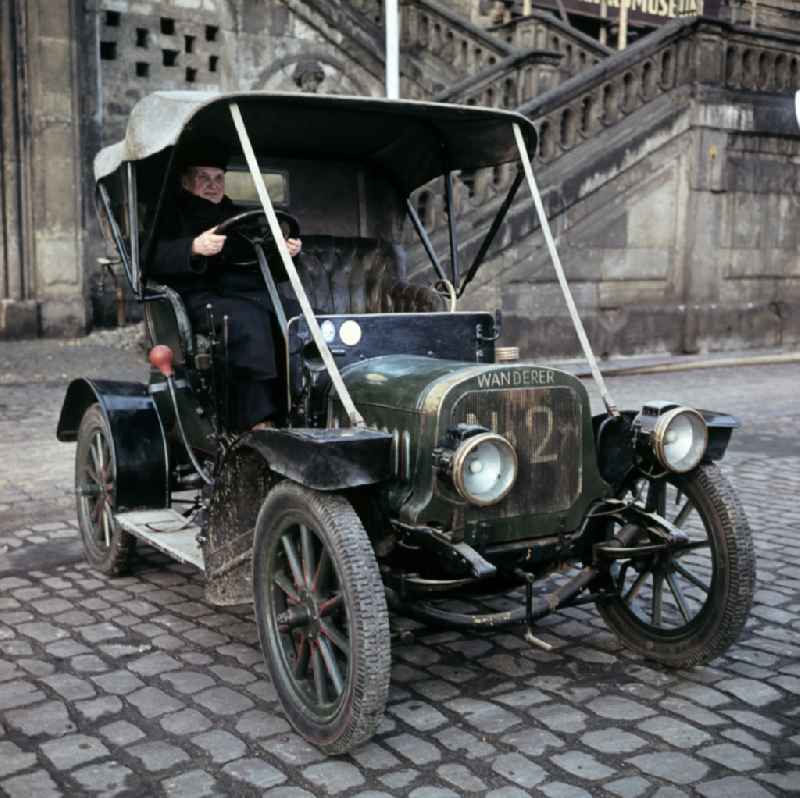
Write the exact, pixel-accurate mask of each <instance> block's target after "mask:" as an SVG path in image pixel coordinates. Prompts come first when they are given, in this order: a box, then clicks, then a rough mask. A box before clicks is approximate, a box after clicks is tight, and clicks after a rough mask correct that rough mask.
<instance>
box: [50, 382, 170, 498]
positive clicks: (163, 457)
mask: <svg viewBox="0 0 800 798" xmlns="http://www.w3.org/2000/svg"><path fill="white" fill-rule="evenodd" d="M95 402H97V403H98V404H99V405H100V410H101V412H102V413H103V415H104V416H105V418H106V420H107V421H108V425H109V428H110V429H111V437H112V439H113V444H114V459H115V462H116V467H117V490H116V505H115V507H114V509H115V510H127V509H133V508H137V507H149V508H162V507H169V499H170V491H169V456H168V450H167V441H166V437H165V435H164V429H163V426H162V424H161V419H160V418H159V415H158V411H157V410H156V406H155V403H154V402H153V399H152V397H151V396H150V395H149V394H148V392H147V387H146V386H145V385H143V384H141V383H139V382H112V381H109V380H88V379H78V380H73V381H72V382H71V383H70V384H69V387H68V388H67V395H66V396H65V397H64V404H63V405H62V407H61V415H60V416H59V419H58V427H57V429H56V437H57V438H58V440H60V441H74V440H77V437H78V428H79V427H80V423H81V419H82V418H83V414H84V413H85V412H86V411H87V409H88V408H89V407H91V405H93V404H94V403H95Z"/></svg>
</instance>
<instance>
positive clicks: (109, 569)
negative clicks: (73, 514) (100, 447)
mask: <svg viewBox="0 0 800 798" xmlns="http://www.w3.org/2000/svg"><path fill="white" fill-rule="evenodd" d="M98 432H99V433H100V434H101V435H102V436H103V438H104V440H105V443H106V445H107V448H108V451H109V453H110V459H111V479H110V483H111V484H112V485H113V486H114V487H112V491H111V493H112V504H111V508H112V510H113V494H114V490H115V488H116V476H117V467H116V462H115V460H114V441H113V437H112V435H111V429H110V427H109V425H108V421H106V417H105V416H104V415H103V412H102V410H101V409H100V405H99V404H97V403H95V404H93V405H91V406H90V407H89V408H88V409H87V410H86V412H85V413H84V414H83V418H82V419H81V424H80V427H79V428H78V446H77V448H76V450H75V501H76V505H77V512H78V527H79V529H80V533H81V540H82V542H83V551H84V555H85V556H86V561H87V562H88V563H89V565H91V567H92V568H94V569H95V570H97V571H101V572H102V573H104V574H108V575H109V576H120V575H122V574H124V573H126V572H127V571H128V569H129V567H130V561H131V556H132V554H133V551H134V548H135V543H136V539H135V538H134V537H133V536H132V535H130V534H128V533H127V532H125V531H124V530H122V529H121V528H120V526H119V524H116V523H114V525H113V528H112V531H111V545H110V546H108V547H106V546H105V545H98V543H97V539H96V535H95V529H94V525H93V523H92V520H91V518H90V517H89V507H88V504H89V501H88V500H87V499H86V497H84V496H82V495H81V492H80V488H81V485H82V484H83V481H84V480H83V477H84V470H85V467H86V462H87V459H88V458H89V457H90V454H89V448H90V446H91V443H92V440H93V438H94V437H95V435H96V434H97V433H98Z"/></svg>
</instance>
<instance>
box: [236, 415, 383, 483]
mask: <svg viewBox="0 0 800 798" xmlns="http://www.w3.org/2000/svg"><path fill="white" fill-rule="evenodd" d="M242 445H243V446H248V447H250V448H252V449H255V450H256V451H257V452H259V453H260V454H261V455H262V457H264V459H265V460H266V461H267V463H268V464H269V467H270V469H271V470H272V471H274V472H275V473H276V474H280V475H281V476H284V477H286V478H287V479H291V480H292V481H294V482H298V483H300V484H301V485H305V486H306V487H307V488H313V489H314V490H326V491H327V490H345V489H347V488H357V487H359V486H361V485H374V484H376V483H378V482H383V481H384V480H386V479H389V478H390V477H391V476H392V436H391V435H390V434H389V433H388V432H378V431H376V430H367V429H352V428H346V429H304V428H295V429H265V430H259V431H257V432H251V433H248V435H247V436H245V438H243V439H242Z"/></svg>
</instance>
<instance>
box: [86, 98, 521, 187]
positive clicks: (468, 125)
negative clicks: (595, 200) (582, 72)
mask: <svg viewBox="0 0 800 798" xmlns="http://www.w3.org/2000/svg"><path fill="white" fill-rule="evenodd" d="M232 102H236V103H238V105H239V108H240V109H241V112H242V116H243V118H244V122H245V126H246V128H247V131H248V133H249V135H250V138H251V140H252V142H253V147H254V149H255V151H256V154H257V155H259V156H261V155H265V156H270V157H290V158H305V159H310V160H338V161H349V160H353V161H358V162H361V163H367V164H371V165H373V166H376V167H378V168H380V169H381V170H382V171H383V172H385V173H386V174H387V175H389V176H390V177H391V179H392V182H393V183H394V184H395V185H396V186H397V188H398V190H400V191H401V192H403V193H405V194H408V193H409V192H411V191H413V190H414V189H415V188H417V187H418V186H421V185H423V184H424V183H427V182H428V181H429V180H431V179H433V178H435V177H438V176H440V175H442V174H443V173H444V172H448V171H452V170H454V169H477V168H480V167H484V166H494V165H497V164H502V163H508V162H510V161H515V160H517V159H518V157H519V154H518V152H517V148H516V145H515V142H514V134H513V129H512V125H513V124H514V123H516V124H518V125H519V126H520V128H521V130H522V132H523V135H524V137H525V140H526V143H527V145H528V150H529V152H532V151H533V149H534V147H535V143H536V131H535V129H534V127H533V125H532V124H531V122H530V120H529V119H527V118H526V117H524V116H521V115H520V114H516V113H513V112H510V111H499V110H495V109H490V108H477V107H471V106H460V105H446V104H441V103H427V102H416V101H411V100H385V99H376V98H366V97H340V96H332V95H329V96H326V95H316V94H299V93H298V94H289V93H285V94H281V93H272V92H270V93H268V92H247V93H234V94H211V93H207V92H184V91H174V92H167V91H165V92H155V93H153V94H150V95H148V96H147V97H145V98H144V99H142V100H141V101H139V102H138V103H137V104H136V106H134V108H133V110H132V111H131V115H130V118H129V121H128V127H127V130H126V135H125V139H124V140H123V141H121V142H119V143H117V144H113V145H111V146H110V147H106V148H104V149H103V150H101V151H100V152H99V153H98V155H97V157H96V159H95V163H94V168H95V177H96V179H98V180H100V179H101V178H103V177H106V176H107V175H110V174H111V173H112V172H114V171H116V170H117V169H118V168H119V167H120V166H121V165H122V164H123V163H124V162H126V161H147V160H149V159H155V160H158V161H160V162H161V163H162V164H163V156H164V155H165V154H166V152H167V151H168V150H169V149H170V148H173V147H174V148H175V155H176V156H177V158H178V159H179V158H180V155H181V150H182V148H186V147H188V146H190V143H191V141H192V140H193V139H196V138H198V137H207V136H213V137H214V138H215V139H218V140H219V141H220V142H221V143H222V145H223V146H229V147H230V148H231V149H238V139H237V136H236V132H235V130H234V126H233V122H232V120H231V115H230V111H229V105H230V104H231V103H232ZM156 156H161V157H159V158H156ZM170 171H171V170H166V172H170ZM158 172H159V173H160V174H161V175H162V176H163V177H164V178H167V177H169V174H165V172H164V170H163V169H162V168H159V169H158Z"/></svg>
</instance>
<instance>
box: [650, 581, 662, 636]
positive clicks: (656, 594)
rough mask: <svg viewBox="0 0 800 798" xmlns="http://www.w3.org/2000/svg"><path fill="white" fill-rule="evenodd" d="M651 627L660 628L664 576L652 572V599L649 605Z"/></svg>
mask: <svg viewBox="0 0 800 798" xmlns="http://www.w3.org/2000/svg"><path fill="white" fill-rule="evenodd" d="M651 607H652V609H651V616H652V619H653V626H659V627H660V626H661V618H662V610H663V607H664V574H662V573H657V572H656V571H654V572H653V599H652V605H651Z"/></svg>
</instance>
